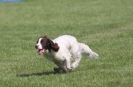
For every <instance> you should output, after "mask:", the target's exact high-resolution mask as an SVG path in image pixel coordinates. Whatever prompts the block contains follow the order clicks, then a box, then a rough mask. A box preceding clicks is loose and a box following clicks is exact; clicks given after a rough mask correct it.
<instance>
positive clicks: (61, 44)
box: [35, 35, 98, 72]
mask: <svg viewBox="0 0 133 87" xmlns="http://www.w3.org/2000/svg"><path fill="white" fill-rule="evenodd" d="M35 48H36V49H37V52H38V54H40V55H45V54H49V55H51V56H52V61H53V62H54V63H55V64H56V65H57V66H58V68H55V69H54V70H55V71H60V70H62V71H64V72H68V71H72V70H74V69H75V68H76V67H78V65H79V63H80V60H81V57H82V54H83V53H84V54H87V55H88V56H89V58H98V54H97V53H95V52H94V51H92V50H91V49H90V48H89V46H88V45H86V44H84V43H80V42H78V41H77V39H76V38H75V37H74V36H70V35H62V36H59V37H57V38H56V39H54V40H51V39H49V38H48V37H47V36H44V37H40V38H39V39H38V40H37V43H36V45H35Z"/></svg>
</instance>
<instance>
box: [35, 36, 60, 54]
mask: <svg viewBox="0 0 133 87" xmlns="http://www.w3.org/2000/svg"><path fill="white" fill-rule="evenodd" d="M35 48H36V49H37V52H38V54H40V55H43V54H44V53H45V52H46V50H48V51H49V52H51V50H53V51H55V52H57V51H58V50H59V46H58V44H57V43H54V42H53V41H52V40H50V39H49V38H48V37H47V36H44V37H40V38H39V39H38V40H37V43H36V45H35Z"/></svg>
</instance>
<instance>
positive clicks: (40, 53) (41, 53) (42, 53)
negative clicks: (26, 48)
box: [37, 49, 45, 55]
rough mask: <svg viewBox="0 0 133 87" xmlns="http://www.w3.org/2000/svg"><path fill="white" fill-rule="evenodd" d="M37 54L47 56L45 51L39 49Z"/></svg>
mask: <svg viewBox="0 0 133 87" xmlns="http://www.w3.org/2000/svg"><path fill="white" fill-rule="evenodd" d="M37 52H38V54H39V55H44V54H45V49H37Z"/></svg>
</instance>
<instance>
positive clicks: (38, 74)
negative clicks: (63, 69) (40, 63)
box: [16, 71, 59, 77]
mask: <svg viewBox="0 0 133 87" xmlns="http://www.w3.org/2000/svg"><path fill="white" fill-rule="evenodd" d="M52 74H59V73H55V72H54V71H46V72H34V73H20V74H17V75H16V76H17V77H29V76H43V75H52Z"/></svg>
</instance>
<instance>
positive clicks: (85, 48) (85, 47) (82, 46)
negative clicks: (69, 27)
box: [79, 43, 99, 59]
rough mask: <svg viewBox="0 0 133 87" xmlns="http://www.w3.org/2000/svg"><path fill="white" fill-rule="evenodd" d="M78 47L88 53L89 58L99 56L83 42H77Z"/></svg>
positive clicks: (82, 51)
mask: <svg viewBox="0 0 133 87" xmlns="http://www.w3.org/2000/svg"><path fill="white" fill-rule="evenodd" d="M79 47H80V50H81V53H83V54H86V55H88V56H89V58H91V59H97V58H98V57H99V55H98V54H97V53H96V52H94V51H92V50H91V49H90V48H89V46H88V45H86V44H84V43H79Z"/></svg>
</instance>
